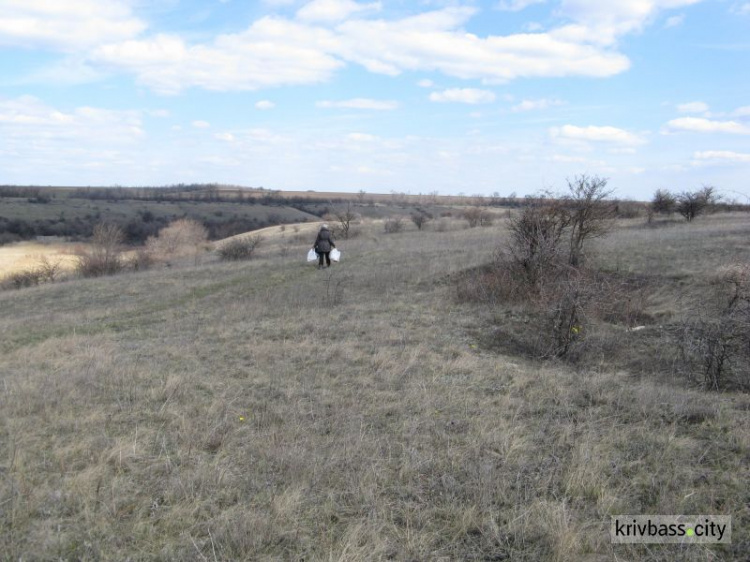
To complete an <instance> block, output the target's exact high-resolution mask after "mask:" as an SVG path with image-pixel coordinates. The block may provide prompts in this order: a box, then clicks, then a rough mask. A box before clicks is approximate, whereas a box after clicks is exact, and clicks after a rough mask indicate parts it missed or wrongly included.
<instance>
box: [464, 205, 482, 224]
mask: <svg viewBox="0 0 750 562" xmlns="http://www.w3.org/2000/svg"><path fill="white" fill-rule="evenodd" d="M463 217H464V219H466V222H467V223H469V228H475V227H477V226H479V223H480V222H481V220H482V209H481V208H479V207H472V208H470V209H466V210H465V211H464V212H463Z"/></svg>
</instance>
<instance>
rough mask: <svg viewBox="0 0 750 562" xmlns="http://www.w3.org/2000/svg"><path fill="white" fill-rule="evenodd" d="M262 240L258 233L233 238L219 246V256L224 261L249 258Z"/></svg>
mask: <svg viewBox="0 0 750 562" xmlns="http://www.w3.org/2000/svg"><path fill="white" fill-rule="evenodd" d="M262 241H263V238H262V237H261V236H260V234H256V235H254V236H243V237H240V238H235V239H233V240H230V241H229V242H226V243H224V244H223V245H222V246H221V247H220V248H219V257H220V258H221V259H222V260H226V261H238V260H247V259H250V258H252V257H253V254H254V253H255V250H256V249H257V248H258V246H259V245H260V243H261V242H262Z"/></svg>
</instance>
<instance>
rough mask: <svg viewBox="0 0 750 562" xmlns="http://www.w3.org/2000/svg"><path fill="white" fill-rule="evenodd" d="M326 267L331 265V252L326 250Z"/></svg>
mask: <svg viewBox="0 0 750 562" xmlns="http://www.w3.org/2000/svg"><path fill="white" fill-rule="evenodd" d="M326 267H331V252H326Z"/></svg>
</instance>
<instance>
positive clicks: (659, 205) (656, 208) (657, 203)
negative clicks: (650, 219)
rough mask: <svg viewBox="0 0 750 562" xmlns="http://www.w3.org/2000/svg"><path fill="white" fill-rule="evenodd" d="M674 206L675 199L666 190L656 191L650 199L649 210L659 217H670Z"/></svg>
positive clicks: (675, 203)
mask: <svg viewBox="0 0 750 562" xmlns="http://www.w3.org/2000/svg"><path fill="white" fill-rule="evenodd" d="M676 205H677V199H676V198H675V196H674V195H672V194H671V193H670V192H669V191H667V190H666V189H657V190H656V192H655V193H654V197H653V199H651V210H652V211H653V212H654V213H657V214H659V215H671V214H672V213H674V211H675V206H676Z"/></svg>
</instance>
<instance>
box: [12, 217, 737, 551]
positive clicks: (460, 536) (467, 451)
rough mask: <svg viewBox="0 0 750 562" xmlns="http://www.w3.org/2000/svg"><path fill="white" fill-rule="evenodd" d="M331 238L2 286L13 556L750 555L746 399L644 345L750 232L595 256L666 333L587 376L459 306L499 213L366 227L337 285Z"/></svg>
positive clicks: (697, 231)
mask: <svg viewBox="0 0 750 562" xmlns="http://www.w3.org/2000/svg"><path fill="white" fill-rule="evenodd" d="M317 224H319V222H315V223H311V224H309V225H298V226H297V225H288V226H285V227H284V228H282V227H273V228H270V229H267V230H265V231H264V232H263V233H262V235H263V236H264V243H263V244H261V246H259V250H258V255H257V256H256V258H254V259H253V260H251V261H248V262H241V263H224V262H220V261H218V259H217V257H216V255H215V254H210V255H208V256H206V257H205V259H204V261H203V263H202V265H199V266H192V265H191V266H185V267H179V266H172V267H170V268H156V269H152V270H149V271H142V272H138V273H130V274H123V275H118V276H114V277H111V278H99V279H87V280H71V281H66V282H63V283H58V284H50V285H43V286H39V287H33V288H29V289H22V290H15V291H4V292H0V310H2V314H0V379H1V380H2V383H1V384H0V444H2V447H1V448H0V451H2V454H0V559H3V560H9V561H10V560H83V561H99V560H102V561H109V560H112V561H115V560H132V561H134V562H135V561H152V560H161V561H171V560H180V561H188V562H191V561H196V562H198V561H201V562H205V561H209V560H210V561H212V562H213V561H218V560H222V561H224V560H226V561H230V560H232V561H233V560H260V561H266V560H268V561H281V560H306V561H321V562H323V561H327V562H331V561H341V562H344V561H346V562H349V561H351V562H364V561H368V562H370V561H371V562H379V561H383V560H394V561H398V562H415V561H436V562H437V561H441V562H442V561H446V562H448V561H450V562H452V561H485V562H486V561H512V562H605V561H623V562H624V561H630V562H636V561H638V562H640V561H644V562H674V561H680V562H746V561H747V554H748V552H750V508H749V507H748V506H750V495H748V494H749V488H748V481H750V464H748V459H750V395H748V394H746V393H741V392H736V391H727V392H705V391H702V390H699V389H698V388H697V387H696V386H695V385H694V384H692V383H691V381H690V380H689V379H688V378H687V377H686V376H685V375H684V373H682V372H680V370H679V369H677V368H675V367H673V366H672V365H668V364H665V365H663V368H662V363H658V362H654V361H651V360H650V358H651V356H650V355H648V353H659V352H661V351H664V352H665V353H666V352H667V351H668V350H662V349H660V345H661V343H660V342H662V340H661V339H659V330H661V329H662V327H663V326H667V325H669V324H674V323H677V322H679V321H680V320H683V319H685V318H689V317H690V316H691V315H693V314H694V312H695V306H696V303H698V304H700V302H701V299H705V298H706V296H705V295H707V294H708V292H707V291H708V290H709V289H710V288H711V287H713V285H712V283H713V282H714V280H715V275H716V272H717V270H719V268H721V267H722V266H724V265H726V264H728V263H733V262H750V245H748V242H747V241H748V239H749V237H750V219H749V217H748V215H746V214H744V215H743V214H731V215H713V216H708V217H700V218H699V219H696V221H695V222H694V223H693V224H686V223H678V222H674V223H670V224H665V225H663V227H661V228H649V227H646V226H645V221H644V220H640V221H638V220H630V221H620V222H618V223H617V228H616V230H615V231H614V232H613V233H612V234H611V236H610V237H608V238H606V239H603V240H601V241H599V242H598V243H597V244H596V245H595V247H594V248H592V251H591V259H592V260H594V263H595V264H596V266H597V267H599V268H601V270H602V271H603V272H605V273H607V274H608V275H610V276H614V275H616V274H623V275H624V274H629V275H630V274H632V275H633V276H640V277H641V278H648V279H647V280H648V281H649V283H650V284H649V285H648V288H649V289H650V290H651V292H650V293H649V294H648V298H647V299H645V305H644V306H645V307H646V312H647V313H648V314H649V315H651V317H652V319H653V321H652V322H651V323H649V325H648V327H647V328H646V329H644V330H641V331H638V332H630V331H627V330H626V329H625V328H624V327H622V326H619V325H613V326H611V330H612V331H613V333H614V336H615V337H614V338H613V341H614V343H615V344H617V347H616V348H615V349H616V350H617V353H613V352H612V351H611V349H609V348H607V349H602V350H601V351H595V352H594V353H593V356H592V357H590V358H588V359H587V360H586V361H581V362H579V363H572V362H571V363H566V362H563V361H557V360H555V361H538V360H532V359H529V358H528V357H525V356H522V355H519V354H512V353H510V351H508V350H509V349H510V347H509V346H508V345H507V344H508V341H509V340H511V339H512V338H513V337H514V335H515V334H517V333H519V332H521V331H523V329H524V326H526V325H527V324H526V322H527V321H528V318H525V317H524V315H523V314H522V312H523V311H522V310H519V309H518V307H514V306H513V305H512V304H507V305H506V304H503V303H497V304H495V305H492V306H489V305H487V304H477V303H468V302H465V301H461V300H459V299H458V298H457V290H456V279H458V278H459V277H460V276H461V275H463V274H465V273H466V272H469V271H474V270H476V269H478V268H480V267H481V266H483V265H485V264H487V263H488V262H490V261H491V260H492V258H493V253H494V251H495V250H496V249H497V247H498V245H499V244H502V243H503V242H504V241H505V240H506V237H507V232H508V231H507V221H506V219H505V218H499V219H498V220H496V222H495V224H494V225H492V226H489V227H486V228H466V222H465V221H463V220H459V219H457V218H456V217H443V218H442V219H440V220H436V221H434V222H432V223H429V224H428V225H427V227H426V229H425V230H423V231H417V230H416V228H415V227H414V225H412V224H409V223H408V222H407V223H406V225H405V229H404V232H402V233H399V234H385V233H384V230H383V223H382V222H380V221H375V220H373V221H370V220H367V221H364V222H363V223H362V224H360V225H357V230H358V234H357V236H356V237H355V238H353V239H351V240H339V241H338V244H337V245H338V247H339V248H340V250H341V251H342V254H343V257H342V261H341V263H340V264H338V265H336V266H334V267H333V268H331V269H329V270H325V271H319V270H317V268H316V267H314V266H311V265H308V264H307V263H306V262H305V253H306V251H307V249H308V248H309V247H310V244H311V242H312V238H311V236H312V235H314V231H315V228H316V227H317ZM634 356H635V357H634ZM628 513H633V514H704V513H705V514H727V515H732V517H733V529H732V544H731V545H721V546H715V545H648V546H643V545H612V544H611V541H610V537H609V526H610V517H611V516H612V515H616V514H628Z"/></svg>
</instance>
